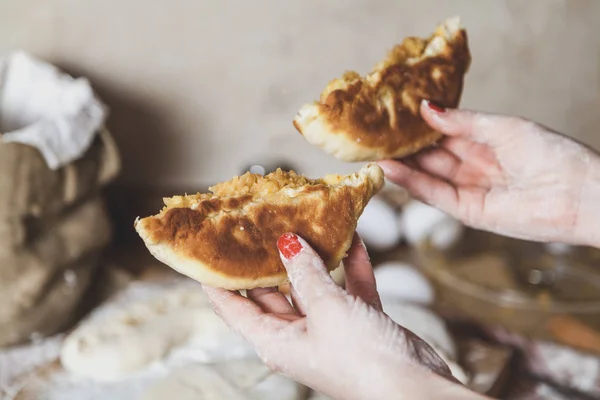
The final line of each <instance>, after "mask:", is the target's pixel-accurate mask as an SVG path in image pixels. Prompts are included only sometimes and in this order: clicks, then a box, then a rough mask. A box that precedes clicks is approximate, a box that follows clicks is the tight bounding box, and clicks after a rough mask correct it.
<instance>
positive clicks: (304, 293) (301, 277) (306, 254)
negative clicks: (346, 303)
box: [277, 233, 341, 312]
mask: <svg viewBox="0 0 600 400" xmlns="http://www.w3.org/2000/svg"><path fill="white" fill-rule="evenodd" d="M277 247H278V248H279V254H280V257H281V261H282V262H283V265H284V266H285V269H286V270H287V274H288V278H289V279H290V283H291V284H292V286H293V287H294V289H295V290H296V293H297V294H298V298H299V301H300V303H301V307H302V308H303V309H305V310H306V311H307V312H310V311H309V309H310V307H311V304H312V303H314V301H315V300H316V299H317V298H320V297H323V296H325V295H326V296H330V295H332V296H336V295H341V292H340V290H339V289H340V288H339V287H338V286H337V285H336V284H335V282H334V281H333V278H332V277H331V275H330V274H329V272H328V271H327V267H326V266H325V264H324V263H323V260H322V259H321V257H319V255H318V254H317V253H316V252H315V251H314V250H313V249H312V247H310V245H309V244H308V243H307V242H306V241H305V240H304V239H302V238H301V237H300V236H298V235H296V234H294V233H285V234H283V235H281V237H280V238H279V240H278V241H277Z"/></svg>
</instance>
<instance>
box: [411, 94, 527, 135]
mask: <svg viewBox="0 0 600 400" xmlns="http://www.w3.org/2000/svg"><path fill="white" fill-rule="evenodd" d="M421 115H422V116H423V119H424V120H425V121H426V122H427V123H428V124H429V126H431V127H432V128H433V129H435V130H437V131H438V132H441V133H443V134H444V135H447V136H455V137H462V138H465V139H470V140H473V141H475V142H480V143H485V144H489V145H497V144H500V143H501V142H506V139H507V135H510V134H511V133H512V132H513V131H514V130H515V128H517V126H516V124H518V123H519V122H524V120H523V119H521V118H517V117H509V116H504V115H500V114H488V113H482V112H478V111H473V110H461V109H449V108H443V107H440V106H438V105H436V104H434V103H432V102H430V101H428V100H423V101H422V102H421Z"/></svg>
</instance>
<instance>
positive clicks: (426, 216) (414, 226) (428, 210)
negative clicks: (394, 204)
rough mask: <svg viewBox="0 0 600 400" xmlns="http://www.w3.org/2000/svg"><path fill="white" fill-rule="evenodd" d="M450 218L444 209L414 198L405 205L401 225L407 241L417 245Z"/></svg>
mask: <svg viewBox="0 0 600 400" xmlns="http://www.w3.org/2000/svg"><path fill="white" fill-rule="evenodd" d="M449 218H451V217H450V216H449V215H448V214H446V213H444V212H443V211H440V210H438V209H437V208H435V207H431V206H429V205H427V204H425V203H421V202H419V201H415V200H413V201H411V202H410V203H409V204H407V205H406V207H404V210H403V212H402V215H401V217H400V227H401V229H402V231H403V232H404V237H405V238H406V241H407V242H408V243H409V244H411V245H415V244H417V243H419V242H421V241H422V240H424V239H425V238H426V237H427V235H429V233H431V231H432V230H433V228H434V227H435V226H436V225H437V224H439V223H440V222H442V221H445V220H447V219H449Z"/></svg>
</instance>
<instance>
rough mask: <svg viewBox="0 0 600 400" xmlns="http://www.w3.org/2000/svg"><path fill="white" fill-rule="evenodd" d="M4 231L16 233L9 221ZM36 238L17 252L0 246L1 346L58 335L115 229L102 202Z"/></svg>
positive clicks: (19, 226)
mask: <svg viewBox="0 0 600 400" xmlns="http://www.w3.org/2000/svg"><path fill="white" fill-rule="evenodd" d="M0 226H2V227H3V228H2V229H3V230H5V231H7V232H10V231H11V230H13V229H11V224H10V223H7V222H6V221H3V222H2V223H1V224H0ZM12 226H13V227H14V230H15V231H24V230H27V228H28V227H27V226H23V223H21V222H17V223H14V222H13V225H12ZM30 233H31V234H32V235H31V237H27V240H26V241H25V242H23V243H20V244H18V245H14V243H13V246H12V247H11V246H3V244H2V243H0V346H7V345H13V344H17V343H20V342H23V341H26V340H27V339H30V338H31V337H32V336H33V337H35V336H39V335H41V336H45V335H49V334H53V333H55V332H57V331H58V330H59V329H61V328H62V327H63V326H64V325H65V324H66V323H67V322H68V320H69V318H70V317H71V316H72V313H73V311H74V309H75V308H76V306H77V305H78V303H79V300H80V298H81V296H82V295H83V294H84V293H85V291H86V289H87V287H88V284H89V281H90V278H91V277H92V274H93V272H94V271H95V270H96V267H97V266H98V265H99V263H100V253H101V251H102V249H103V248H104V247H106V245H107V244H108V243H109V241H110V239H111V225H110V220H109V217H108V214H107V211H106V209H105V206H104V204H103V201H102V200H101V199H100V198H98V197H96V198H93V199H91V200H89V201H87V202H85V203H82V204H81V205H78V206H77V207H75V208H74V209H72V210H69V211H68V212H67V213H66V214H65V215H62V216H61V217H60V218H59V217H57V218H56V220H49V221H47V222H46V223H45V224H44V223H43V222H41V223H40V224H39V226H38V227H37V230H35V231H32V232H30ZM9 236H10V234H9Z"/></svg>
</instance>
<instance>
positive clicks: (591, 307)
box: [415, 224, 600, 314]
mask: <svg viewBox="0 0 600 400" xmlns="http://www.w3.org/2000/svg"><path fill="white" fill-rule="evenodd" d="M437 225H438V224H436V226H437ZM462 225H463V227H464V228H467V229H474V228H470V227H467V226H466V225H464V224H462ZM436 226H434V227H433V229H432V231H433V230H434V229H435V227H436ZM475 230H477V229H475ZM429 237H430V234H428V235H426V236H425V237H424V238H423V239H422V240H420V241H419V242H418V243H417V244H416V246H415V247H416V250H417V258H418V261H419V264H420V265H419V267H420V268H422V269H423V270H425V272H427V273H428V274H429V275H432V277H431V279H434V280H437V281H439V282H441V283H442V284H443V285H444V286H446V287H448V288H452V289H453V290H456V291H459V292H462V293H463V294H466V295H468V296H471V297H473V298H477V299H479V300H483V301H486V302H488V303H490V302H491V303H494V305H496V306H498V307H511V308H513V309H522V310H532V311H543V312H547V313H556V314H558V313H573V314H592V313H599V314H600V299H598V300H589V301H581V300H578V301H573V302H563V301H555V300H553V299H552V298H550V299H549V300H548V301H547V302H544V303H543V304H540V303H539V302H537V301H535V299H532V298H530V299H527V298H524V297H508V296H503V295H502V294H501V293H499V292H495V291H492V290H487V289H485V288H483V287H481V286H479V285H477V284H475V283H472V282H469V281H466V280H464V279H461V278H459V277H457V276H456V275H454V274H452V273H450V271H449V270H447V269H445V268H440V263H439V260H436V259H435V258H436V257H432V256H431V255H427V253H430V252H431V251H432V250H434V251H436V252H438V254H439V250H437V249H435V248H434V247H432V246H431V245H429V244H428V239H429Z"/></svg>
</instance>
